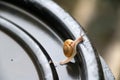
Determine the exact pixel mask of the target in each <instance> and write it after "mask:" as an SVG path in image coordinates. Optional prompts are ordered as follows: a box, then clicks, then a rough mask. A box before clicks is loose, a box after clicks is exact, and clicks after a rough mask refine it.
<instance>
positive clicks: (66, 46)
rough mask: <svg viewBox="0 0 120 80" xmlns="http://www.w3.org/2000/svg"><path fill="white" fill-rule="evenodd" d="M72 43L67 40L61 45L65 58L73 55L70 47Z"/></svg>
mask: <svg viewBox="0 0 120 80" xmlns="http://www.w3.org/2000/svg"><path fill="white" fill-rule="evenodd" d="M72 43H73V40H71V39H67V40H66V41H65V42H64V44H63V52H64V54H65V56H66V57H70V56H71V55H72V54H73V51H74V49H73V47H72V45H71V44H72Z"/></svg>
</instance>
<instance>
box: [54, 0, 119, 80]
mask: <svg viewBox="0 0 120 80" xmlns="http://www.w3.org/2000/svg"><path fill="white" fill-rule="evenodd" d="M54 1H55V2H56V3H57V4H59V5H60V6H61V7H62V8H63V9H65V11H67V12H68V13H69V14H70V15H72V16H73V17H74V18H75V19H76V21H77V22H78V23H80V25H81V26H82V27H83V28H84V29H85V30H86V32H87V34H88V37H89V38H90V40H91V42H92V44H93V45H94V46H95V48H96V49H97V51H98V53H100V55H101V56H102V57H103V58H104V60H105V61H106V63H107V64H108V66H109V67H110V69H111V71H112V73H113V75H114V76H115V78H116V80H120V1H119V0H54Z"/></svg>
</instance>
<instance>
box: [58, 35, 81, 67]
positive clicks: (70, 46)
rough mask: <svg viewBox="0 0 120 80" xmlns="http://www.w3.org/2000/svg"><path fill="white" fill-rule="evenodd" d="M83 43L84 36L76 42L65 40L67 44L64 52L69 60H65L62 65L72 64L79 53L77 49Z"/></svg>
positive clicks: (64, 46)
mask: <svg viewBox="0 0 120 80" xmlns="http://www.w3.org/2000/svg"><path fill="white" fill-rule="evenodd" d="M82 41H83V36H80V37H79V38H78V39H76V40H71V39H67V40H65V42H64V44H63V52H64V55H65V56H66V57H67V58H66V59H65V60H63V61H61V62H60V64H61V65H63V64H66V63H68V62H70V61H71V60H72V58H74V56H75V55H76V53H77V51H76V47H77V45H78V44H79V43H80V42H82Z"/></svg>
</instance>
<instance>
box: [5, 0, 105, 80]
mask: <svg viewBox="0 0 120 80" xmlns="http://www.w3.org/2000/svg"><path fill="white" fill-rule="evenodd" d="M3 1H7V2H9V3H12V4H14V5H16V6H19V7H20V8H22V9H25V10H26V11H28V12H29V13H31V14H33V15H34V16H36V17H37V18H39V19H40V20H42V21H43V22H45V23H46V24H47V25H49V27H50V28H51V29H52V30H54V31H55V32H56V33H57V34H58V35H59V36H60V37H61V38H62V39H63V40H65V39H67V38H71V39H74V38H75V37H74V35H73V34H72V33H71V32H70V30H69V29H67V26H66V25H64V23H63V22H62V21H61V20H60V19H58V17H57V16H55V15H54V14H52V13H51V12H50V11H49V10H48V9H47V8H45V7H44V6H42V5H40V4H39V1H38V3H37V1H31V0H17V1H16V0H11V1H9V0H3ZM79 52H80V53H81V52H82V51H81V50H80V48H79ZM97 56H98V55H97V54H96V59H97V61H98V66H99V67H98V69H99V76H100V77H99V80H104V76H103V72H102V67H101V64H100V61H99V58H98V57H97ZM75 59H77V61H78V62H79V64H80V65H82V66H81V70H82V72H83V73H82V74H81V79H83V80H89V79H88V72H87V66H86V62H85V60H84V57H83V55H82V54H81V55H80V54H78V56H76V58H75Z"/></svg>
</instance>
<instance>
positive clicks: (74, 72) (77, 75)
mask: <svg viewBox="0 0 120 80" xmlns="http://www.w3.org/2000/svg"><path fill="white" fill-rule="evenodd" d="M2 4H3V3H1V4H0V16H2V17H4V18H5V19H4V20H5V21H6V23H7V22H8V23H11V24H13V25H15V26H16V27H18V28H19V29H20V30H21V31H23V32H24V34H25V35H27V36H29V37H30V38H31V39H32V40H33V42H34V43H35V44H36V45H38V46H39V48H40V49H41V51H42V54H44V55H45V56H46V59H47V60H48V63H47V65H49V66H50V68H51V70H52V72H51V73H50V74H52V76H53V78H54V79H55V80H56V79H58V78H59V79H60V80H66V79H67V80H74V79H75V80H80V79H81V75H83V76H82V78H85V77H84V74H85V73H84V72H82V73H81V69H82V68H83V66H81V65H80V64H83V63H82V62H81V61H80V59H79V58H78V57H76V58H75V59H73V61H72V62H70V63H69V64H66V65H62V66H61V65H59V62H60V61H61V60H63V59H65V56H64V54H63V51H62V44H63V41H64V39H66V38H68V37H69V38H72V35H68V33H69V31H66V29H64V28H62V27H60V25H59V26H56V27H57V28H54V26H52V25H51V26H52V27H50V26H48V25H46V24H45V23H44V22H42V21H40V20H38V19H37V18H35V17H34V16H32V15H31V14H29V13H26V12H25V11H23V10H21V9H19V8H16V7H15V6H12V5H9V4H6V3H5V4H3V5H2ZM2 17H1V18H2ZM44 18H45V17H44ZM51 21H52V20H51ZM53 22H54V21H53ZM53 22H51V23H53ZM56 25H58V24H56ZM1 26H3V25H1ZM4 26H8V25H7V24H4ZM58 28H59V29H58ZM13 31H14V30H13ZM1 32H2V34H4V35H6V36H7V37H9V38H7V41H8V42H7V41H5V42H3V43H4V44H3V45H4V46H5V45H8V44H9V42H10V41H11V40H12V41H13V46H14V45H17V46H20V45H21V47H16V48H17V49H11V48H10V49H8V50H9V51H14V50H15V51H16V52H17V51H18V52H19V50H21V48H23V51H24V50H26V49H27V48H29V46H30V45H28V47H26V48H24V47H23V46H25V45H24V44H25V43H26V42H25V43H22V44H20V45H19V41H21V40H19V38H17V37H15V35H16V34H19V33H18V32H14V34H15V35H13V34H11V33H9V30H8V29H2V28H1ZM4 32H5V33H7V32H8V33H7V34H5V33H4ZM63 32H64V33H63ZM2 34H1V36H2ZM20 35H21V34H20ZM12 36H13V37H12ZM17 36H18V35H17ZM70 36H71V37H70ZM14 37H15V38H14ZM21 37H22V35H21ZM16 38H17V40H16ZM5 39H6V38H5ZM26 41H27V39H26ZM10 43H11V42H10ZM29 44H31V43H29ZM3 45H1V46H3ZM10 45H12V44H10ZM13 48H14V47H13ZM27 50H28V49H27ZM16 52H10V53H13V54H12V55H13V57H12V59H11V58H10V56H11V55H7V56H8V58H9V59H10V60H9V61H6V60H8V59H6V58H7V57H6V56H4V54H2V55H3V57H5V58H4V60H1V61H3V62H4V61H6V62H7V63H9V62H13V63H14V59H16V57H17V56H18V55H20V56H25V55H29V53H30V52H29V50H28V52H25V53H24V54H23V52H21V53H22V54H19V53H16ZM10 53H9V54H10ZM35 53H36V52H35ZM6 54H8V53H6ZM30 57H31V58H30ZM38 57H39V56H38ZM19 58H20V57H19ZM35 59H36V58H34V56H30V55H29V56H27V57H26V58H25V59H23V58H20V61H21V63H24V64H26V65H25V66H24V67H25V68H22V67H21V66H22V65H23V64H19V62H16V63H14V64H6V65H3V66H8V67H6V68H5V70H7V69H8V71H9V70H10V69H11V68H10V67H9V66H10V65H12V66H14V67H15V68H19V69H22V71H25V70H24V69H26V68H27V67H29V68H30V66H29V65H27V63H29V64H30V65H32V66H31V67H32V68H33V70H34V71H33V72H34V73H36V72H38V73H40V74H39V75H37V74H35V77H36V78H37V79H38V80H39V79H40V78H41V77H43V79H44V77H46V76H44V75H46V74H47V73H49V72H47V71H46V72H43V73H41V71H44V69H43V70H42V68H39V65H38V63H39V62H38V63H37V62H36V61H37V60H35ZM26 60H29V61H28V62H26ZM51 60H52V62H53V63H52V64H49V61H51ZM41 63H42V62H41ZM33 64H34V65H33ZM16 65H20V66H16ZM41 65H42V66H43V65H45V64H44V63H42V64H40V66H41ZM35 66H36V67H35ZM14 67H12V68H13V69H14ZM32 68H31V69H32ZM43 68H44V67H43ZM82 71H84V70H82ZM6 72H7V71H6ZM16 72H18V71H17V70H16V71H15V72H12V74H10V72H8V73H5V74H4V76H2V77H9V76H11V78H9V79H6V80H10V79H11V80H13V79H14V78H19V77H18V76H22V75H21V74H16ZM31 73H32V71H31V72H24V74H29V75H32V74H31ZM1 74H2V71H1ZM6 74H7V75H6ZM38 76H40V77H39V78H38ZM25 77H27V78H23V79H22V80H27V79H28V78H29V80H34V79H33V78H34V77H32V76H31V77H29V76H25ZM47 77H48V78H49V76H47Z"/></svg>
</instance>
